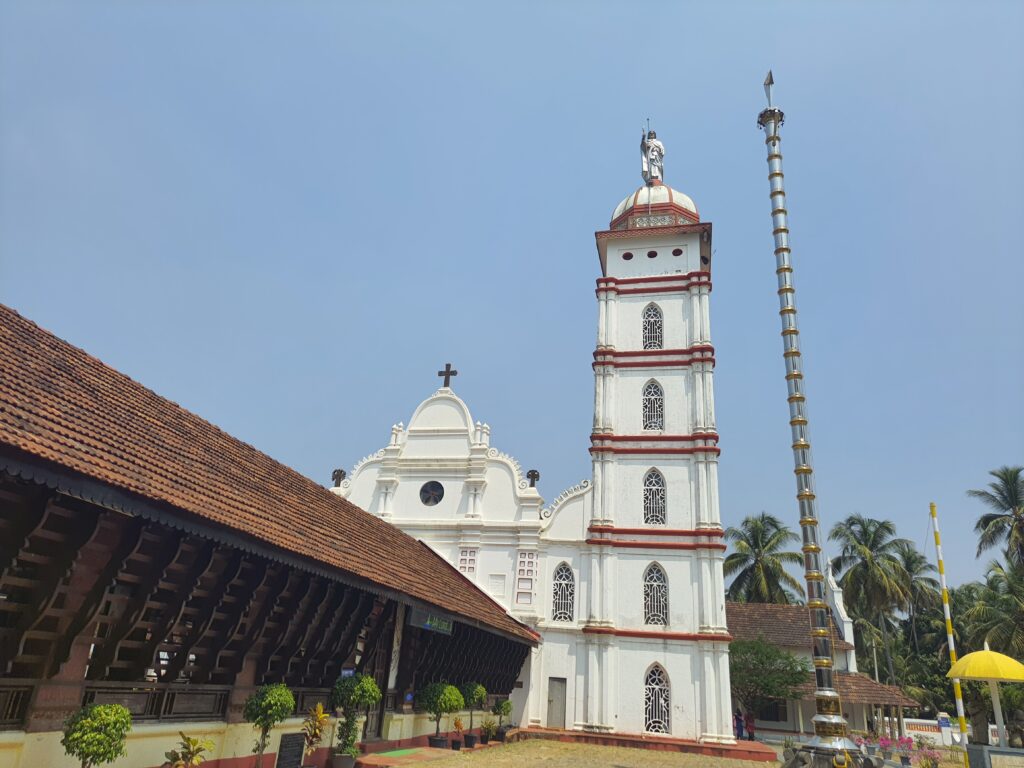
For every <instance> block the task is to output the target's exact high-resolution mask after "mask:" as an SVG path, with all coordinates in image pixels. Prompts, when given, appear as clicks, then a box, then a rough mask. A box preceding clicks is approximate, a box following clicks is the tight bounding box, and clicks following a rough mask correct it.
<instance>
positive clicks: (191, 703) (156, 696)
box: [82, 683, 231, 722]
mask: <svg viewBox="0 0 1024 768" xmlns="http://www.w3.org/2000/svg"><path fill="white" fill-rule="evenodd" d="M230 693H231V689H230V688H228V687H224V686H213V685H188V684H180V683H102V684H98V685H87V686H86V688H85V696H84V697H83V701H82V703H83V704H121V705H122V706H124V707H127V708H128V711H129V712H131V713H132V720H133V721H135V722H153V721H157V720H160V721H173V720H224V719H226V717H227V711H228V698H229V694H230Z"/></svg>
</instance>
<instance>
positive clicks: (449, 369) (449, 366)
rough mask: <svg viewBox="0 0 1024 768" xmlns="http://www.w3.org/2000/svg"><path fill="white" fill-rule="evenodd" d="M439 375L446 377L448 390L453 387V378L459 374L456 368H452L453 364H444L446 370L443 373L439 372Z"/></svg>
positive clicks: (445, 384) (445, 382)
mask: <svg viewBox="0 0 1024 768" xmlns="http://www.w3.org/2000/svg"><path fill="white" fill-rule="evenodd" d="M437 375H438V376H443V377H444V386H445V388H446V389H447V388H448V387H450V386H451V383H452V376H458V375H459V372H458V371H456V370H455V369H454V368H452V364H451V363H445V364H444V370H443V371H438V372H437Z"/></svg>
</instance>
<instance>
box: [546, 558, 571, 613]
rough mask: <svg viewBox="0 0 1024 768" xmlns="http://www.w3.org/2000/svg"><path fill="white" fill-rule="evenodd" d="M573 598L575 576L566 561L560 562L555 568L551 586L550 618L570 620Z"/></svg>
mask: <svg viewBox="0 0 1024 768" xmlns="http://www.w3.org/2000/svg"><path fill="white" fill-rule="evenodd" d="M575 600H576V578H575V577H574V576H573V575H572V568H570V567H569V565H568V563H562V564H561V565H559V566H558V567H557V568H555V577H554V579H553V583H552V587H551V620H552V621H572V617H573V606H574V604H575Z"/></svg>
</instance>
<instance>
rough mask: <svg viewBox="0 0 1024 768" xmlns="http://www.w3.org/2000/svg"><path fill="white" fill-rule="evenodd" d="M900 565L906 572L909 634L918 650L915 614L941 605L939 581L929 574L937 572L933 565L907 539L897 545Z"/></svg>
mask: <svg viewBox="0 0 1024 768" xmlns="http://www.w3.org/2000/svg"><path fill="white" fill-rule="evenodd" d="M896 551H897V555H898V557H899V560H900V565H902V566H903V570H904V571H905V572H906V574H907V581H906V583H905V584H904V588H905V590H906V593H907V598H908V599H907V618H909V619H910V634H911V636H912V638H913V641H914V650H915V651H919V650H921V649H920V646H918V642H917V615H918V613H920V612H921V611H922V610H926V609H928V608H932V607H934V606H936V605H941V603H942V598H941V594H940V592H939V581H938V579H936V578H935V577H933V576H932V575H931V574H933V573H938V571H937V570H936V568H935V566H934V565H932V564H931V563H930V562H928V558H927V557H925V556H924V555H923V554H922V553H921V551H920V550H919V549H918V548H917V547H915V546H914V545H913V544H911V543H910V542H909V541H908V542H906V543H905V544H900V545H899V547H897V550H896Z"/></svg>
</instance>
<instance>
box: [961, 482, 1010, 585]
mask: <svg viewBox="0 0 1024 768" xmlns="http://www.w3.org/2000/svg"><path fill="white" fill-rule="evenodd" d="M989 474H990V475H991V476H992V477H994V478H995V479H996V480H995V482H994V483H989V485H988V490H970V491H968V492H967V495H968V496H970V497H971V498H972V499H978V500H979V501H980V502H982V503H983V504H984V505H985V506H986V507H988V508H989V509H990V510H992V511H991V512H986V513H985V514H984V515H982V516H981V517H979V518H978V522H977V524H976V525H975V526H974V532H975V533H977V534H978V556H979V557H980V556H981V553H982V552H984V551H985V550H986V549H991V548H993V547H996V546H999V545H1001V544H1002V545H1005V546H1006V549H1007V559H1008V560H1011V561H1013V562H1014V563H1017V564H1018V565H1024V467H1009V466H1006V467H1000V468H999V469H994V470H992V471H991V472H989Z"/></svg>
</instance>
